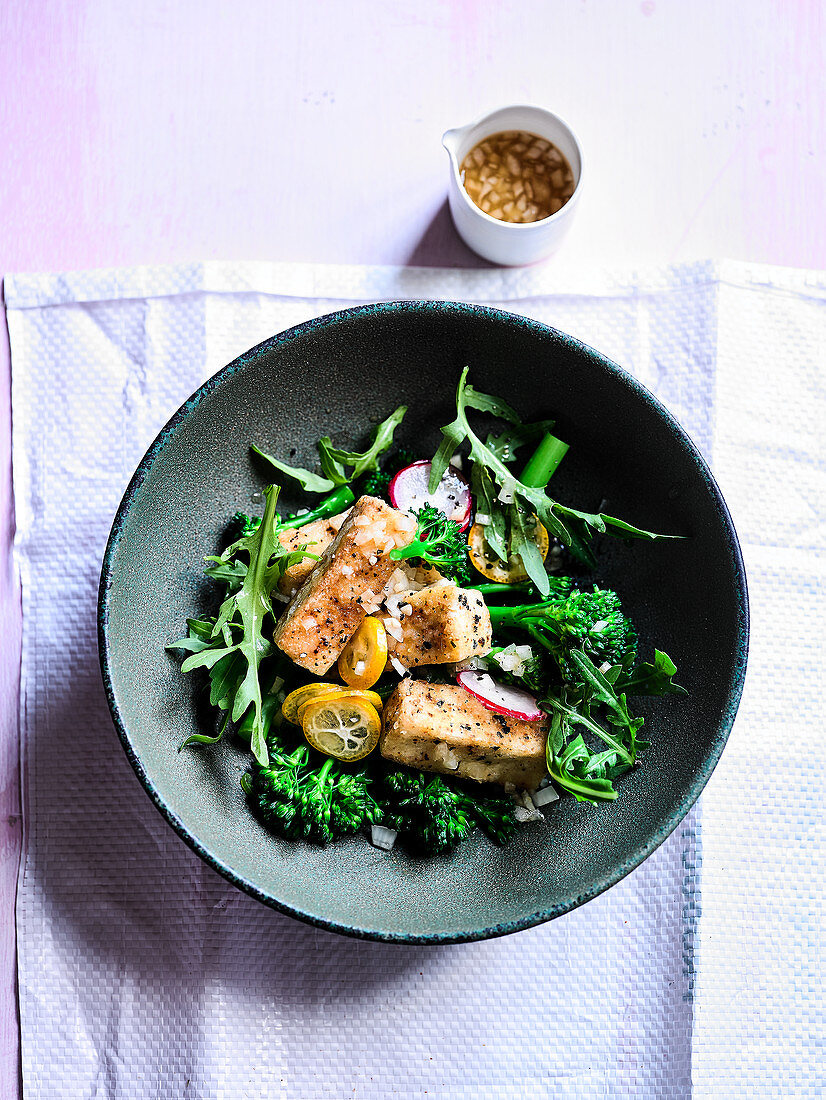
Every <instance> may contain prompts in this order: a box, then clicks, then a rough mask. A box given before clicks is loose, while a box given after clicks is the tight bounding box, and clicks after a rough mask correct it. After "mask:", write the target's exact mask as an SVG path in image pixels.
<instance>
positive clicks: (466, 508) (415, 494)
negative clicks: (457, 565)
mask: <svg viewBox="0 0 826 1100" xmlns="http://www.w3.org/2000/svg"><path fill="white" fill-rule="evenodd" d="M429 480H430V463H429V462H428V460H427V459H426V458H423V459H420V460H419V461H418V462H413V463H411V464H410V465H409V466H405V467H404V469H403V470H399V472H398V473H397V474H396V476H395V477H394V478H393V480H392V481H391V482H390V485H389V486H388V489H387V492H388V495H389V497H390V503H391V504H392V505H393V507H394V508H398V509H399V510H400V511H402V512H416V511H418V510H419V509H420V508H423V507H424V506H425V504H430V505H432V506H433V507H434V508H438V509H439V511H440V512H444V514H445V515H446V516H447V518H448V519H452V520H454V521H455V522H456V523H458V524H459V530H460V531H465V530H466V529H467V528H468V526H469V525H470V512H471V495H470V485H468V482H467V478H466V477H465V476H464V474H462V473H460V472H459V470H457V469H456V467H455V466H448V468H447V469H446V470H445V472H444V476H443V477H442V480H441V481H440V482H439V484H438V485H437V486H436V490H435V492H433V493H431V492H430V491H429V490H428V487H427V483H428V481H429Z"/></svg>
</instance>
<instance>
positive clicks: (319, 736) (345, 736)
mask: <svg viewBox="0 0 826 1100" xmlns="http://www.w3.org/2000/svg"><path fill="white" fill-rule="evenodd" d="M302 726H303V729H304V736H305V737H306V738H307V740H308V741H309V743H310V744H311V745H312V746H313V748H314V749H318V751H319V752H323V753H326V754H327V756H333V757H335V759H336V760H361V759H362V757H365V756H367V754H368V753H370V752H372V751H373V749H374V748H375V747H376V745H378V743H379V736H380V734H381V719H380V718H379V715H378V712H377V710H376V708H375V707H374V706H373V705H372V703H368V702H367V701H366V700H365V699H358V698H353V697H352V696H351V697H349V698H348V697H342V696H336V697H334V698H323V699H316V700H315V702H313V703H311V704H310V705H309V706H307V707H305V708H304V716H303V721H302Z"/></svg>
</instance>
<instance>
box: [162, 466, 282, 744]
mask: <svg viewBox="0 0 826 1100" xmlns="http://www.w3.org/2000/svg"><path fill="white" fill-rule="evenodd" d="M264 493H265V496H266V504H265V507H264V516H263V518H262V520H261V525H260V526H259V527H258V529H257V530H256V531H255V532H254V533H253V534H252V535H250V536H248V537H247V538H243V539H239V540H238V541H237V542H235V543H233V544H232V546H230V547H228V548H227V549H226V550H225V551H224V553H223V554H222V555H221V558H220V559H219V560H221V561H225V562H229V561H231V560H233V559H234V557H235V555H236V554H238V553H240V552H245V553H246V554H247V555H248V557H249V562H248V566H247V572H246V574H245V576H244V578H243V581H242V584H241V587H240V589H239V590H238V591H237V592H234V593H232V594H230V595H228V596H227V598H226V599H225V600H224V602H223V603H222V604H221V607H220V609H219V612H218V617H217V619H216V620H215V623H214V624H213V626H212V630H211V634H210V639H211V641H212V643H213V645H212V646H211V647H210V648H209V649H204V650H202V651H200V652H196V653H192V654H191V655H190V656H189V657H187V658H186V660H185V661H184V662H183V664H182V665H181V670H182V671H183V672H190V671H191V670H192V669H194V668H207V669H214V670H215V671H216V672H217V671H218V670H217V667H216V666H218V665H219V662H222V661H224V662H225V664H224V665H223V666H221V675H220V676H213V680H212V692H211V694H212V696H213V698H215V697H216V696H217V697H218V698H215V702H216V705H221V704H222V703H223V704H224V708H225V709H227V711H228V712H229V716H230V717H231V718H232V720H233V721H234V722H237V721H238V720H239V718H241V717H242V716H243V715H244V713H245V712H246V711H247V709H248V708H250V707H252V708H253V722H252V731H251V742H250V744H251V748H252V753H253V755H254V756H255V759H256V760H258V762H259V763H261V764H262V765H266V763H267V760H268V752H267V744H266V738H265V732H264V724H263V713H262V692H261V683H260V680H259V669H260V665H261V661H262V660H263V659H264V658H265V657H266V656H268V655H269V653H270V652H271V651H272V643H271V642H269V641H268V640H267V639H266V638H265V637H264V621H265V619H266V617H267V616H268V615H273V608H272V603H271V598H270V593H271V592H272V589H273V587H274V586H275V584H276V583H277V581H278V578H279V576H280V574H281V571H282V568H281V565H280V559H283V558H288V557H289V556H290V553H289V552H288V551H285V550H284V549H283V548H282V547H281V545H280V543H279V541H278V527H277V521H276V510H275V508H276V501H277V500H278V489H277V487H276V486H274V485H269V486H267V488H266V489H265V490H264ZM222 642H223V644H221V643H222ZM229 658H234V659H235V661H234V662H232V663H234V664H236V669H234V670H232V672H231V668H230V666H231V662H230V660H229ZM239 659H240V664H241V668H240V670H237V664H238V662H239ZM222 709H223V708H222Z"/></svg>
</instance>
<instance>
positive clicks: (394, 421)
mask: <svg viewBox="0 0 826 1100" xmlns="http://www.w3.org/2000/svg"><path fill="white" fill-rule="evenodd" d="M406 412H407V406H406V405H399V407H398V408H397V409H396V410H395V411H394V412H392V413H391V414H390V416H388V417H387V419H386V420H383V421H382V422H381V424H379V426H378V427H377V428H376V434H375V436H374V437H373V442H372V443H371V444H370V446H369V447H368V448H367V450H366V451H344V450H342V449H341V448H339V447H334V446H333V443H332V440H331V439H330V437H329V436H325V437H324V438H323V439H320V440H319V442H318V449H319V453H320V454H322V468H324V461H325V457H326V460H327V462H328V463H329V469H327V468H325V473H327V476H328V477H332V476H333V475H332V473H331V472H330V471H331V470H333V469H338V470H339V471H340V474H339V476H342V477H344V478H345V479H346V480H345V481H339V482H337V483H336V484H339V485H343V484H347V483H348V482H351V481H356V480H357V478H360V477H361V475H362V474H364V473H367V471H368V470H376V469H378V459H379V455H382V454H384V452H385V451H386V450H387V449H388V448H389V447H390V445H391V444H392V442H393V435H394V434H395V431H396V428H398V426H399V424H401V422H402V420H404V415H405V413H406ZM322 452H323V453H322ZM334 464H336V465H334ZM346 466H352V467H353V469H352V470H351V471H350V473H349V474H346V473H345V472H344V467H346Z"/></svg>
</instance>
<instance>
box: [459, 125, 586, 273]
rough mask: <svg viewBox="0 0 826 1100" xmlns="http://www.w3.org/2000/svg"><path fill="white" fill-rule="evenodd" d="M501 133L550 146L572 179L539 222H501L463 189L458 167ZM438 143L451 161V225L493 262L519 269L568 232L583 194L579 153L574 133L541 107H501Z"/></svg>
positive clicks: (543, 254) (552, 248)
mask: <svg viewBox="0 0 826 1100" xmlns="http://www.w3.org/2000/svg"><path fill="white" fill-rule="evenodd" d="M500 130H527V131H528V132H529V133H532V134H538V135H539V137H542V138H545V140H546V141H550V142H553V144H554V145H555V146H556V147H557V149H559V151H560V152H561V153H562V154H563V155H564V156H565V157H566V158H567V160H568V163H569V164H570V166H571V171H572V172H573V174H574V193H573V194H572V195H571V197H570V199H568V201H567V202H566V203H565V205H564V206H563V207H562V208H561V209H560V210H557V212H556V213H555V214H551V215H550V217H548V218H543V219H542V220H541V221H537V222H525V223H515V222H503V221H500V220H499V219H498V218H493V217H491V215H490V214H486V213H485V212H484V210H480V208H479V207H478V206H477V205H476V203H475V202H474V201H473V199H471V197H470V195H469V194H468V193H467V191H466V190H465V188H464V186H463V184H462V177H461V172H460V169H459V166H460V164H461V163H462V161H463V160H464V158H465V156H466V155H467V154H468V153H469V152H470V150H471V149H472V148H473V146H474V145H476V144H478V142H480V141H483V140H484V139H485V138H486V137H490V135H491V134H495V133H498V132H499V131H500ZM442 144H443V145H444V147H445V149H447V152H448V156H449V157H450V184H449V190H448V201H449V203H450V213H451V215H452V217H453V223H454V225H455V226H456V229H457V231H458V233H459V236H460V237H461V238H462V240H463V241H464V242H465V244H466V245H467V246H468V247H469V248H472V249H473V251H474V252H476V253H478V254H479V255H480V256H482V257H483V258H484V259H486V260H490V261H491V263H495V264H505V265H508V266H514V267H516V266H519V265H520V264H532V263H535V262H536V261H537V260H541V259H544V257H546V256H549V255H550V254H551V253H552V252H554V251H555V250H556V248H557V247H558V246H559V244H560V243H561V241H562V238H563V237H564V236H565V234H566V233H567V232H568V229H569V228H570V225H571V220H572V219H573V216H574V212H575V210H576V208H577V204H578V202H579V195H580V192H581V190H582V150H581V149H580V147H579V142H578V141H577V139H576V137H575V136H574V132H573V130H571V128H570V126H568V125H567V124H566V123H565V122H563V121H562V119H561V118H560V117H559V116H558V115H555V114H553V113H552V112H551V111H546V110H544V109H543V108H541V107H529V106H524V105H516V106H513V107H502V108H500V109H499V110H498V111H493V112H491V114H488V115H485V116H484V118H480V119H477V121H476V122H471V123H469V124H468V125H467V126H462V127H460V128H459V129H457V130H448V131H446V133H444V134H443V135H442Z"/></svg>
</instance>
